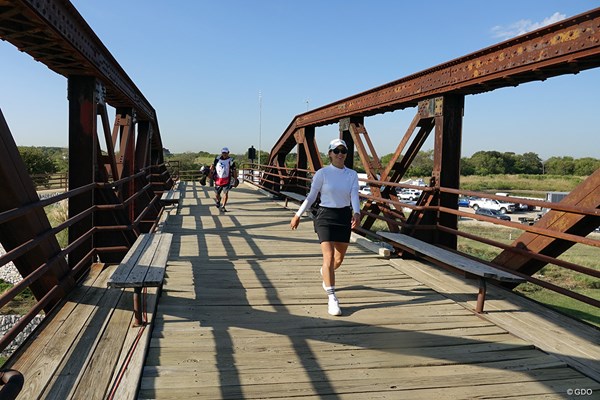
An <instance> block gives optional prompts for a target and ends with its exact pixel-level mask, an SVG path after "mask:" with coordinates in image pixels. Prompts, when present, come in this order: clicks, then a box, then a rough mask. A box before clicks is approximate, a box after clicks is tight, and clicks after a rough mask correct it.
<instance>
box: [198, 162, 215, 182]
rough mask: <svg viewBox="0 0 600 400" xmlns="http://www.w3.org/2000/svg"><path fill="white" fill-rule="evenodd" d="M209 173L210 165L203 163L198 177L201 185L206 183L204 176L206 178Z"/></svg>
mask: <svg viewBox="0 0 600 400" xmlns="http://www.w3.org/2000/svg"><path fill="white" fill-rule="evenodd" d="M209 174H210V167H209V166H208V165H203V166H202V168H200V177H199V178H198V180H199V181H200V184H201V185H202V186H205V185H206V178H208V175H209ZM211 186H212V185H211Z"/></svg>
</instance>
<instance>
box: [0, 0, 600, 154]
mask: <svg viewBox="0 0 600 400" xmlns="http://www.w3.org/2000/svg"><path fill="white" fill-rule="evenodd" d="M73 4H74V5H75V7H76V8H77V9H78V10H79V12H80V13H81V14H82V15H83V17H84V18H85V19H86V20H87V22H88V24H89V25H90V26H91V27H92V29H93V30H94V31H95V32H96V34H97V35H98V37H99V38H100V39H101V40H102V41H103V42H104V44H105V45H106V47H107V48H108V49H109V51H110V52H111V53H112V54H113V56H114V57H115V58H116V59H117V61H118V62H119V63H120V64H121V66H122V67H123V68H124V70H125V71H126V72H127V74H128V75H129V76H130V77H131V78H132V80H133V81H134V82H135V84H136V85H137V86H138V88H139V89H140V90H141V91H142V93H143V94H144V95H145V96H146V98H147V99H148V100H149V102H150V103H151V104H152V106H153V107H154V108H155V109H156V112H157V115H158V121H159V125H160V130H161V134H162V138H163V144H164V146H165V147H167V148H169V149H170V150H171V151H172V152H177V153H179V152H185V151H194V152H196V151H201V150H204V151H209V152H213V153H216V152H218V151H219V149H220V148H221V147H223V146H228V147H229V148H230V149H231V151H232V152H234V153H243V152H245V151H246V149H247V148H248V147H250V146H251V145H253V146H254V147H256V148H258V147H259V140H260V143H261V148H262V149H263V150H270V149H271V147H272V146H273V144H274V143H275V141H276V140H277V139H278V138H279V137H280V136H281V134H282V133H283V131H284V130H285V128H286V127H287V126H288V124H289V123H290V122H291V121H292V119H293V118H294V116H296V115H297V114H300V113H303V112H305V111H306V110H307V108H308V109H312V108H317V107H320V106H323V105H326V104H329V103H331V102H334V101H337V100H340V99H342V98H345V97H348V96H351V95H353V94H356V93H359V92H362V91H365V90H368V89H371V88H373V87H376V86H379V85H382V84H385V83H387V82H390V81H393V80H396V79H400V78H402V77H405V76H407V75H410V74H413V73H416V72H419V71H422V70H424V69H428V68H430V67H433V66H435V65H438V64H441V63H444V62H446V61H449V60H452V59H455V58H458V57H462V56H464V55H466V54H469V53H472V52H475V51H477V50H480V49H482V48H485V47H488V46H490V45H493V44H495V43H498V42H501V41H503V40H506V39H509V38H510V37H513V36H515V35H517V34H520V33H525V32H527V31H528V30H531V29H535V28H538V27H540V26H542V25H543V24H544V23H546V22H551V21H555V20H558V19H561V18H568V17H571V16H574V15H577V14H580V13H582V12H585V11H587V10H590V9H593V8H595V7H598V2H597V1H590V0H574V1H564V0H562V1H554V0H545V1H533V0H532V1H522V0H520V1H514V0H505V1H502V2H481V1H471V0H469V1H467V0H455V1H442V0H439V1H429V2H409V1H399V0H373V1H366V0H361V1H358V0H302V1H300V0H295V1H292V0H219V1H217V0H211V1H207V0H173V1H158V0H126V1H123V0H103V1H101V2H98V1H89V0H74V1H73ZM599 89H600V68H598V69H595V70H588V71H583V72H581V73H579V74H578V75H567V76H563V77H557V78H551V79H549V80H546V81H545V82H532V83H527V84H524V85H520V86H518V87H516V88H506V89H500V90H496V91H493V92H490V93H486V94H481V95H472V96H467V97H466V100H465V117H464V121H463V146H462V151H463V156H470V155H471V154H473V153H474V152H475V151H479V150H498V151H513V152H515V153H518V154H522V153H525V152H535V153H537V154H539V155H540V157H541V158H542V159H546V158H548V157H551V156H573V157H576V158H580V157H595V158H600V151H599V150H600V108H599V105H600V100H598V92H599ZM259 93H260V101H259ZM66 97H67V81H66V79H65V78H63V77H62V76H58V75H56V74H54V73H53V72H52V71H50V70H49V69H48V68H46V67H45V66H44V65H43V64H41V63H37V62H35V61H33V60H32V59H31V57H30V56H29V55H27V54H24V53H21V52H19V51H18V50H17V49H16V48H15V47H13V46H12V45H11V44H9V43H7V42H3V41H2V42H0V109H2V112H3V114H4V116H5V118H6V120H7V121H8V124H9V127H10V128H11V131H12V133H13V136H14V138H15V140H16V142H17V144H18V145H23V146H30V145H37V146H66V145H67V142H68V135H67V129H68V127H67V123H68V112H67V106H68V104H67V98H66ZM415 112H416V110H415V109H406V110H402V111H396V112H394V113H387V114H384V115H382V116H374V117H369V118H367V119H366V121H365V125H366V128H367V130H368V132H369V135H370V137H371V139H372V140H373V143H374V145H375V148H376V150H377V152H378V154H379V155H380V156H382V155H385V154H388V153H391V152H393V151H394V150H395V148H396V146H397V144H398V143H399V141H400V138H401V137H402V135H403V134H404V132H405V131H406V129H407V127H408V125H409V122H410V120H411V119H412V117H413V116H414V114H415ZM112 117H114V114H111V118H112ZM337 129H338V128H337V125H330V126H326V127H320V128H317V138H318V144H319V146H320V148H321V149H322V148H324V146H325V143H327V142H328V141H329V140H331V139H332V138H333V137H336V136H337V134H338V133H337ZM431 148H432V143H431V142H428V143H426V145H425V147H424V150H428V149H431Z"/></svg>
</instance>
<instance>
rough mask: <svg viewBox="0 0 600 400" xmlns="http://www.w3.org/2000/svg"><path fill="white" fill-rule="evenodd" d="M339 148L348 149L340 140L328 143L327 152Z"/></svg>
mask: <svg viewBox="0 0 600 400" xmlns="http://www.w3.org/2000/svg"><path fill="white" fill-rule="evenodd" d="M340 146H344V147H345V148H346V149H348V146H347V145H346V142H344V141H343V140H342V139H333V140H332V141H331V142H330V143H329V150H330V151H331V150H333V149H337V148H338V147H340Z"/></svg>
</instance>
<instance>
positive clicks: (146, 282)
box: [107, 233, 173, 326]
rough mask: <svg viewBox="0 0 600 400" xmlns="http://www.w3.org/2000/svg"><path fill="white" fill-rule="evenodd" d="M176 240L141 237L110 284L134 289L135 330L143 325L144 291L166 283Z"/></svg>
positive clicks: (149, 235) (160, 235)
mask: <svg viewBox="0 0 600 400" xmlns="http://www.w3.org/2000/svg"><path fill="white" fill-rule="evenodd" d="M172 240H173V234H172V233H153V234H152V233H144V234H141V235H140V236H139V237H138V238H137V240H136V241H135V243H134V244H133V246H132V247H131V249H129V251H128V252H127V254H126V255H125V258H123V261H121V263H120V264H119V266H118V267H117V269H116V270H115V272H114V274H113V275H112V277H111V278H110V279H109V280H108V282H107V285H108V287H109V288H133V290H134V294H133V313H134V316H135V323H134V326H140V325H142V323H143V322H142V305H141V294H142V288H145V287H160V286H161V285H162V283H163V279H164V277H165V269H166V266H167V258H168V257H169V249H170V248H171V242H172Z"/></svg>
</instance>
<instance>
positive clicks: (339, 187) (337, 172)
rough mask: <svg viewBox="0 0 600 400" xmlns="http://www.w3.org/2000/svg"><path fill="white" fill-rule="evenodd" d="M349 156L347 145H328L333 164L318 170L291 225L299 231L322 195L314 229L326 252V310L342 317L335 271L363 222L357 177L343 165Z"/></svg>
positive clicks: (324, 265) (324, 286) (333, 141)
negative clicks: (308, 210) (303, 217)
mask: <svg viewBox="0 0 600 400" xmlns="http://www.w3.org/2000/svg"><path fill="white" fill-rule="evenodd" d="M347 153H348V146H347V145H346V142H344V141H343V140H341V139H334V140H332V141H331V143H329V151H328V155H329V159H330V160H331V164H330V165H328V166H326V167H323V168H321V169H319V170H318V171H317V172H316V173H315V175H314V176H313V179H312V185H311V187H310V192H309V193H308V196H307V197H306V200H304V202H303V203H302V205H301V206H300V209H299V210H298V211H297V212H296V214H295V215H294V217H293V218H292V221H291V222H290V226H291V228H292V229H296V228H297V227H298V224H300V216H301V215H302V214H303V213H304V211H306V209H307V208H308V207H310V206H312V204H313V203H314V202H315V200H316V199H317V195H318V194H319V193H321V203H320V207H319V211H318V212H317V217H316V219H315V230H316V232H317V236H318V237H319V242H320V243H321V252H322V253H323V267H322V268H321V275H322V276H323V289H325V291H326V292H327V295H328V297H329V300H328V308H327V311H328V312H329V314H331V315H342V310H341V309H340V304H339V301H338V299H337V297H336V295H335V270H336V269H338V268H339V267H340V265H342V261H344V256H345V255H346V250H347V249H348V243H349V242H350V232H351V230H352V229H353V228H355V227H356V226H358V224H359V223H360V202H359V198H358V174H357V173H356V171H354V170H353V169H350V168H346V167H345V166H344V160H345V159H346V156H347Z"/></svg>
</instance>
